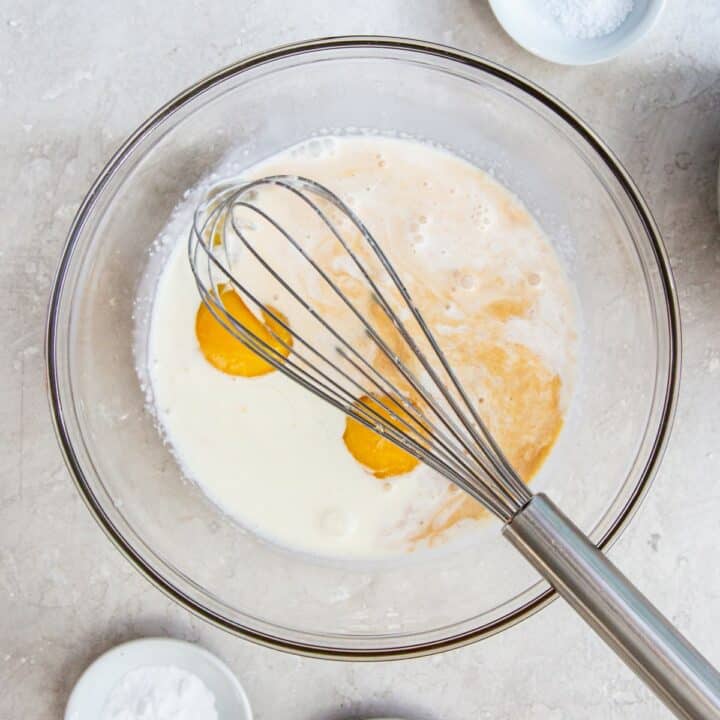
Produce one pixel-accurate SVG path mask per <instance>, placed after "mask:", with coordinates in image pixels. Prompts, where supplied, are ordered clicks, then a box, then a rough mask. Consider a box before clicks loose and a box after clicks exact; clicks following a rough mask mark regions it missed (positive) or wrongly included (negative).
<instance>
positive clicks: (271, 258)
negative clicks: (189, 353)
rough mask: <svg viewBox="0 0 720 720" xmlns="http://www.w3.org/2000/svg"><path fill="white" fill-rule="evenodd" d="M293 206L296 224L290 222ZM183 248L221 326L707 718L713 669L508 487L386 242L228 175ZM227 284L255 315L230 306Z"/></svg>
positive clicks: (506, 471) (541, 499) (560, 518)
mask: <svg viewBox="0 0 720 720" xmlns="http://www.w3.org/2000/svg"><path fill="white" fill-rule="evenodd" d="M290 207H292V208H293V213H294V214H290V213H288V212H286V211H285V209H286V208H290ZM300 210H302V212H304V213H306V219H305V220H304V222H303V226H302V232H301V228H300V227H299V226H297V225H293V223H296V222H297V217H298V212H299V211H300ZM293 218H295V220H293ZM309 227H311V228H312V231H308V228H309ZM259 228H260V229H262V233H258V229H259ZM260 238H262V241H260ZM268 238H270V239H268ZM330 246H331V247H332V248H333V252H332V253H328V252H327V250H328V247H330ZM188 250H189V258H190V264H191V267H192V270H193V273H194V276H195V280H196V283H197V287H198V290H199V293H200V296H201V298H202V300H203V302H204V303H205V305H206V306H207V308H208V310H209V311H210V312H211V313H212V315H213V316H214V317H215V319H216V320H217V321H218V322H219V323H220V324H221V325H222V326H223V327H224V328H225V329H226V330H227V331H228V332H229V333H231V334H232V335H233V336H234V337H235V338H237V339H238V340H240V341H241V342H242V343H244V344H245V345H246V346H247V347H248V348H250V349H251V350H252V351H254V352H255V353H256V354H257V355H259V356H260V357H261V358H262V359H263V360H265V361H266V362H267V363H269V364H270V365H271V366H273V367H274V368H276V369H277V370H279V371H281V372H283V373H285V374H286V375H287V376H289V377H290V378H292V379H293V380H294V381H296V382H298V383H299V384H300V385H302V386H303V387H305V388H306V389H307V390H309V391H311V392H312V393H314V394H315V395H317V396H318V397H320V398H322V399H323V400H325V401H326V402H328V403H330V404H331V405H333V406H335V407H336V408H338V409H340V410H341V411H342V412H344V413H346V414H347V415H348V416H350V417H351V418H353V419H354V420H356V421H358V422H359V423H361V424H363V425H365V426H366V427H368V428H370V429H372V430H374V431H375V432H377V433H379V434H380V435H382V436H383V437H385V438H387V439H388V440H390V441H391V442H393V443H394V444H396V445H397V446H399V447H400V448H402V449H403V450H405V451H406V452H408V453H410V454H411V455H413V456H414V457H416V458H417V459H419V460H420V461H422V462H423V463H425V464H426V465H428V466H429V467H431V468H433V469H434V470H436V471H437V472H438V473H440V474H441V475H442V476H444V477H445V478H447V479H448V480H450V481H451V482H452V483H455V485H457V486H458V487H460V488H461V489H462V490H464V491H465V492H466V493H468V494H469V495H471V496H472V497H473V498H475V499H476V500H478V501H479V502H480V503H481V504H482V505H483V506H484V507H485V508H487V509H488V510H489V511H490V512H492V513H493V514H494V515H495V516H497V517H498V518H499V519H500V520H501V521H502V522H503V529H502V533H503V535H504V536H505V537H506V538H507V539H508V540H509V541H510V542H511V543H512V544H513V545H514V546H515V547H516V548H517V549H518V550H519V551H520V552H521V554H522V555H523V556H524V557H525V558H526V559H527V560H528V561H529V562H530V563H531V564H532V565H533V566H534V567H535V568H536V569H537V570H538V571H539V572H540V574H541V575H542V576H543V577H544V578H545V579H546V580H547V581H548V582H549V583H550V584H551V585H552V586H553V587H554V588H555V590H556V591H557V592H558V593H559V594H560V595H561V596H562V597H564V598H565V600H566V601H567V602H568V603H569V604H570V605H571V606H572V607H573V608H574V609H575V610H576V611H577V612H578V613H579V614H580V615H581V616H582V617H583V618H584V619H585V620H586V621H587V623H588V624H589V625H590V626H591V627H592V628H593V629H594V630H595V632H597V633H598V634H599V635H600V636H601V637H602V638H603V639H604V640H605V641H606V642H607V643H608V645H610V646H611V647H612V649H613V650H615V652H616V653H617V654H618V655H619V656H620V657H621V658H622V659H623V660H624V661H625V662H626V663H627V664H628V665H629V666H630V667H631V668H632V669H633V670H634V671H635V672H636V673H637V674H638V675H639V676H640V677H641V678H642V679H643V680H644V681H645V682H646V683H647V684H648V685H649V686H650V688H651V689H652V690H653V691H654V692H655V693H656V694H657V695H658V697H659V698H660V699H661V700H663V701H664V702H665V703H666V705H667V706H668V707H669V708H670V709H671V710H672V711H673V712H674V713H675V714H676V715H677V716H678V717H682V718H693V719H696V720H699V719H700V718H703V719H704V720H707V719H708V718H720V675H719V674H718V673H717V671H716V670H715V669H714V668H713V667H712V666H711V665H710V664H709V663H708V662H707V660H705V659H704V658H703V657H702V656H701V655H700V654H699V653H698V652H697V650H696V649H695V648H693V647H692V646H691V645H690V644H689V643H688V642H687V640H685V639H684V638H683V637H682V636H681V635H680V633H679V632H678V631H677V630H676V629H675V628H674V627H673V626H672V625H671V624H670V623H669V622H668V621H667V620H666V619H665V618H664V617H663V616H662V615H661V614H660V613H659V612H658V611H657V610H656V609H655V608H654V607H653V605H651V604H650V602H649V601H648V600H647V599H646V598H645V597H644V596H643V595H642V594H641V593H640V592H639V591H638V590H637V589H635V588H634V587H633V585H632V584H631V583H630V582H629V581H628V580H627V579H626V578H625V577H624V576H623V575H622V574H621V573H620V572H619V570H618V569H617V568H616V567H615V566H614V565H613V564H612V563H611V562H610V561H609V560H608V559H607V558H606V557H605V556H604V555H603V554H602V553H601V552H600V551H599V550H597V548H596V547H595V546H594V545H593V544H592V543H591V542H590V541H589V540H588V538H587V537H585V535H584V534H583V533H582V532H581V531H580V530H579V529H578V528H577V527H576V526H575V525H574V524H573V523H572V522H571V521H570V520H569V519H568V518H567V517H565V515H563V513H562V512H561V511H560V510H559V509H558V508H557V507H556V506H555V505H554V504H553V503H552V501H551V500H550V499H549V498H548V497H546V496H545V495H543V494H533V493H532V492H531V491H530V489H529V488H528V487H527V485H526V484H525V483H523V482H522V480H521V479H520V477H519V476H518V474H517V473H516V472H515V470H514V469H513V467H512V465H511V464H510V462H508V459H507V457H506V456H505V454H504V453H503V450H502V448H501V447H500V445H499V444H498V442H496V440H495V439H494V438H493V436H492V434H491V433H490V431H489V429H488V427H487V424H486V422H484V420H483V417H482V415H481V413H480V412H479V409H478V404H477V401H476V400H475V399H473V398H472V397H470V393H469V392H468V390H467V389H466V387H465V385H464V383H463V381H462V378H461V377H460V373H459V372H458V371H457V370H456V369H455V368H453V365H452V364H451V362H450V361H449V359H448V357H447V355H446V353H445V352H444V351H443V347H442V342H441V341H440V340H439V339H438V337H437V335H436V333H435V332H434V331H433V329H432V328H431V327H430V325H429V323H428V322H426V320H425V318H424V316H423V313H422V311H421V308H420V307H418V305H417V303H416V302H415V300H414V299H413V296H412V294H411V292H410V291H409V290H408V285H407V284H406V282H404V280H403V278H402V276H401V275H400V273H399V271H398V270H397V269H396V267H395V265H394V264H393V263H391V261H390V259H389V258H388V254H389V252H388V251H386V250H383V248H382V247H380V245H379V244H378V242H377V241H376V240H375V238H374V237H373V235H372V234H371V233H370V232H369V231H368V229H367V228H366V227H365V225H364V224H363V223H362V221H361V220H360V218H359V217H357V215H356V214H355V213H354V212H353V210H351V209H350V207H348V205H347V204H346V203H345V202H343V201H342V200H341V199H340V198H339V197H338V196H337V195H336V194H335V193H333V192H332V191H331V190H329V189H328V188H326V187H324V186H323V185H321V184H319V183H317V182H315V181H313V180H311V179H307V178H301V177H297V176H288V175H275V176H271V177H264V178H261V179H256V180H249V181H229V182H227V183H225V184H224V185H222V186H217V187H215V188H213V189H212V190H211V191H210V192H209V193H208V195H207V197H206V198H205V199H204V200H203V202H202V203H201V204H200V205H199V207H198V208H197V210H196V213H195V216H194V223H193V228H192V230H191V233H190V237H189V246H188ZM248 263H251V264H252V267H253V272H248V271H247V268H248V267H249V266H248ZM398 265H399V263H398ZM291 268H292V269H297V268H300V272H299V273H296V275H297V277H291V276H292V275H293V273H291V272H290V269H291ZM229 290H232V291H234V292H235V293H236V294H237V295H238V296H239V297H240V298H241V299H242V300H243V302H244V303H245V304H246V305H247V306H248V307H249V308H250V309H251V310H252V311H253V313H254V314H255V315H256V316H257V317H260V316H262V317H263V318H264V319H265V320H266V322H265V324H264V325H263V326H260V325H259V324H256V323H253V324H252V327H250V324H248V323H246V322H245V323H244V322H241V321H240V320H239V319H238V318H237V317H236V315H235V314H233V313H232V312H230V310H229V308H228V307H227V306H226V304H225V302H224V297H226V293H227V292H228V291H229ZM281 304H283V310H282V311H281V310H280V309H279V308H280V305H281ZM330 307H331V308H332V310H333V312H332V313H331V312H329V311H328V308H330ZM258 328H262V329H261V330H258ZM368 347H369V348H371V349H372V353H370V352H368V350H367V348H368ZM371 355H372V356H374V357H377V358H379V359H380V360H381V362H377V361H373V357H371Z"/></svg>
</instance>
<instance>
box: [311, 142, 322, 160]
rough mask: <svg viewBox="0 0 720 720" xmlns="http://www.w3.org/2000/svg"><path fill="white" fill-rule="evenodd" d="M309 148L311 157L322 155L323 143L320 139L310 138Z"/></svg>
mask: <svg viewBox="0 0 720 720" xmlns="http://www.w3.org/2000/svg"><path fill="white" fill-rule="evenodd" d="M307 149H308V152H309V153H310V157H314V158H318V157H320V156H321V155H322V152H323V144H322V142H321V141H320V140H310V142H309V143H308V144H307Z"/></svg>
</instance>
